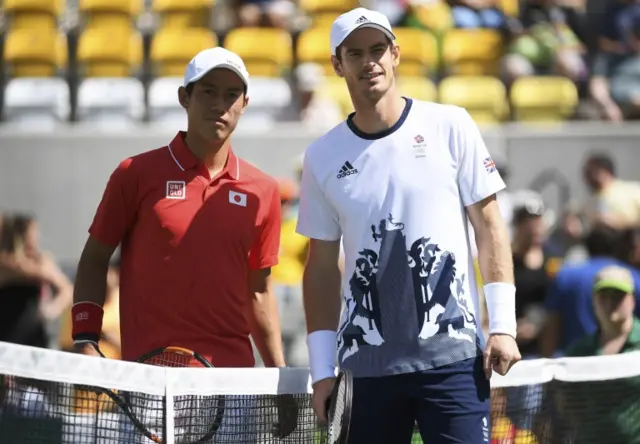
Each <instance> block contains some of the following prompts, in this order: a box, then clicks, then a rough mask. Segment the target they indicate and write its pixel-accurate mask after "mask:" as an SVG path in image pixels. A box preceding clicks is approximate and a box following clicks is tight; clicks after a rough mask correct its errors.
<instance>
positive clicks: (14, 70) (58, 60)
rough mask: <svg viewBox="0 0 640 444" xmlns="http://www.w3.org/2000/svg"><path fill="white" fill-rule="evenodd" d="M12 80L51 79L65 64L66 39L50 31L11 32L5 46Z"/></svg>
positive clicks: (62, 35)
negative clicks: (18, 78) (29, 78)
mask: <svg viewBox="0 0 640 444" xmlns="http://www.w3.org/2000/svg"><path fill="white" fill-rule="evenodd" d="M4 63H5V64H6V65H7V66H8V67H9V69H10V71H9V75H10V76H11V77H50V76H54V75H56V72H57V71H58V70H59V69H64V68H65V67H66V64H67V38H66V36H65V35H64V34H62V33H59V32H58V31H57V30H55V29H53V28H44V29H38V30H34V29H11V30H9V32H8V33H7V37H6V40H5V47H4Z"/></svg>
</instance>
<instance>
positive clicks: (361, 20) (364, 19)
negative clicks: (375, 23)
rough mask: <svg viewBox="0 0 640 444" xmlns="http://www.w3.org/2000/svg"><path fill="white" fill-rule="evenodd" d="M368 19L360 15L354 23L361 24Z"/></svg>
mask: <svg viewBox="0 0 640 444" xmlns="http://www.w3.org/2000/svg"><path fill="white" fill-rule="evenodd" d="M368 21H369V19H368V18H366V17H365V16H364V15H361V16H360V18H359V19H358V20H356V25H361V24H363V23H367V22H368Z"/></svg>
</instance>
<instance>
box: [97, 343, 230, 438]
mask: <svg viewBox="0 0 640 444" xmlns="http://www.w3.org/2000/svg"><path fill="white" fill-rule="evenodd" d="M98 353H100V354H102V353H101V352H100V350H98ZM136 362H140V363H143V364H149V365H156V366H159V367H174V368H180V367H196V368H197V367H201V368H213V365H212V364H211V363H210V362H209V361H208V360H207V359H205V358H204V357H202V356H200V355H199V354H198V353H196V352H194V351H191V350H189V349H186V348H181V347H163V348H159V349H157V350H153V351H152V352H149V353H146V354H144V355H143V356H141V357H139V358H138V359H137V360H136ZM96 390H97V391H98V392H100V393H103V394H105V395H106V396H108V397H109V398H110V399H111V400H112V401H113V402H114V403H115V404H116V405H117V406H118V407H120V409H122V411H123V412H124V414H125V415H126V416H127V417H128V418H129V419H130V420H131V422H132V423H133V425H134V426H135V427H136V428H137V429H138V430H139V431H140V433H142V434H143V435H144V436H146V437H147V438H149V439H150V440H151V441H153V442H155V443H158V444H162V442H163V440H162V437H161V436H158V435H157V434H156V433H154V432H153V431H151V430H150V428H151V426H152V425H153V424H152V423H153V422H154V421H153V420H154V418H150V417H149V416H150V415H152V414H153V412H152V410H153V408H149V407H148V403H149V402H150V400H149V399H148V398H146V397H144V396H143V397H140V395H134V394H132V393H128V392H123V393H121V394H119V393H116V392H115V391H113V390H109V389H104V388H99V387H98V388H97V389H96ZM151 402H152V403H153V404H154V405H157V400H155V399H154V400H151ZM179 402H181V403H182V406H181V410H182V409H185V411H200V412H201V411H202V410H203V408H204V410H205V412H206V415H197V416H196V417H195V418H187V420H189V419H190V420H192V421H188V422H193V421H197V424H193V423H190V424H183V425H182V426H186V427H188V428H189V429H190V430H194V429H196V430H197V432H195V433H194V432H192V433H189V436H190V437H192V436H193V435H196V437H195V438H193V440H189V441H188V442H189V443H194V444H195V443H203V442H206V441H208V440H209V439H211V438H212V437H213V435H215V434H216V433H217V432H218V429H219V428H220V425H221V424H222V417H223V415H224V406H225V398H224V397H216V399H215V400H213V401H210V400H208V399H206V400H205V402H206V403H207V404H208V405H204V406H203V405H201V402H202V401H201V400H195V401H194V402H195V403H196V404H197V405H190V406H186V407H185V406H184V402H182V401H179ZM155 410H157V409H155ZM155 419H157V418H155ZM178 420H179V418H176V422H178ZM161 422H162V423H164V421H161ZM156 423H157V421H156ZM176 426H178V424H176Z"/></svg>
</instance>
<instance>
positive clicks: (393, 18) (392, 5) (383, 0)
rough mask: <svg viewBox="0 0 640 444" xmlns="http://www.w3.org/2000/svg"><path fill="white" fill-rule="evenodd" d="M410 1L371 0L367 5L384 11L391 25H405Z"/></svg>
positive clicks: (375, 9)
mask: <svg viewBox="0 0 640 444" xmlns="http://www.w3.org/2000/svg"><path fill="white" fill-rule="evenodd" d="M437 1H440V0H437ZM409 3H411V1H408V0H369V2H368V6H367V7H368V8H369V9H373V10H374V11H378V12H381V13H383V14H384V15H385V16H386V17H387V18H388V19H389V22H390V23H391V26H403V24H404V22H405V20H406V19H407V14H408V12H409V8H408V5H409Z"/></svg>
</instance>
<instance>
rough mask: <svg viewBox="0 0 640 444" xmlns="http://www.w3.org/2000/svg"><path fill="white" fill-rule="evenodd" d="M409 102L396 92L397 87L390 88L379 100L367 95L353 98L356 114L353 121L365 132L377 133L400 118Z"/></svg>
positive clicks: (389, 126)
mask: <svg viewBox="0 0 640 444" xmlns="http://www.w3.org/2000/svg"><path fill="white" fill-rule="evenodd" d="M406 104H407V102H406V101H405V100H404V99H403V98H402V96H400V95H399V94H396V91H395V88H392V89H390V90H389V91H387V93H386V94H385V95H384V96H383V97H382V98H380V99H379V100H378V101H377V102H372V101H371V100H370V99H369V98H367V97H359V98H355V99H354V100H353V107H354V108H355V111H356V114H355V116H354V117H353V123H354V125H355V126H356V127H358V129H359V130H360V131H362V132H364V133H368V134H375V133H379V132H381V131H384V130H387V129H389V128H391V127H392V126H393V125H395V124H396V122H398V120H400V117H401V116H402V113H403V112H404V108H405V106H406Z"/></svg>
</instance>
